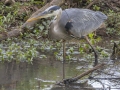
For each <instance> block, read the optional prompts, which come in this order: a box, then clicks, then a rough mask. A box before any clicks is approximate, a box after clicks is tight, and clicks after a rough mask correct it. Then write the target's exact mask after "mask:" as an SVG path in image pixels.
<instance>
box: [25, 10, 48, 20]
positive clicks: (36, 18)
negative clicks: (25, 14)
mask: <svg viewBox="0 0 120 90" xmlns="http://www.w3.org/2000/svg"><path fill="white" fill-rule="evenodd" d="M46 17H48V13H47V12H46V11H44V12H42V13H40V14H38V15H35V16H33V17H31V18H29V19H28V20H27V22H31V21H35V20H38V19H41V18H46Z"/></svg>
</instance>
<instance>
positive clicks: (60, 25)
mask: <svg viewBox="0 0 120 90" xmlns="http://www.w3.org/2000/svg"><path fill="white" fill-rule="evenodd" d="M58 17H59V18H56V19H54V20H53V21H52V23H51V24H50V29H49V37H50V38H51V39H52V40H60V39H64V40H68V39H71V35H72V36H74V37H77V38H78V37H79V38H81V37H82V36H86V35H88V34H89V33H91V32H93V31H95V30H96V29H97V28H98V27H100V26H101V24H102V23H103V21H104V20H105V19H107V17H106V15H105V14H103V13H102V12H99V11H92V10H89V9H78V8H70V9H65V10H63V11H62V12H60V13H59V14H58ZM66 26H67V27H66Z"/></svg>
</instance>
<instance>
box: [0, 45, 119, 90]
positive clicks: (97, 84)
mask: <svg viewBox="0 0 120 90" xmlns="http://www.w3.org/2000/svg"><path fill="white" fill-rule="evenodd" d="M101 45H103V44H101ZM102 47H104V45H103V46H102ZM43 53H44V52H40V54H43ZM44 54H46V55H47V58H45V59H41V58H39V57H38V58H35V59H34V60H33V62H32V64H28V63H27V62H14V61H13V62H4V63H2V62H1V63H0V90H120V60H116V61H113V60H110V59H109V58H104V59H103V58H102V59H100V60H99V62H103V63H105V67H104V68H102V69H99V70H97V71H94V72H93V73H92V74H91V77H93V78H92V79H88V77H89V76H86V77H85V78H83V79H81V80H79V81H78V82H77V83H74V84H73V85H70V86H66V87H65V86H58V85H55V83H56V82H59V81H61V80H62V79H63V67H62V66H63V63H62V61H60V60H55V57H54V55H53V53H52V52H49V51H48V52H47V53H46V52H45V53H44ZM74 54H75V55H74V56H75V57H77V58H79V57H80V55H78V52H77V51H76V53H74ZM92 65H93V61H92V62H91V61H88V60H85V59H82V58H81V59H77V60H69V61H66V63H65V78H70V77H75V76H78V75H80V74H81V73H82V72H85V71H87V70H88V69H90V68H92Z"/></svg>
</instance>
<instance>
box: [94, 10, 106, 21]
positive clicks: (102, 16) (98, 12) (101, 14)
mask: <svg viewBox="0 0 120 90" xmlns="http://www.w3.org/2000/svg"><path fill="white" fill-rule="evenodd" d="M96 16H98V17H99V18H100V19H103V20H106V19H107V16H106V15H105V14H104V13H102V12H100V11H96Z"/></svg>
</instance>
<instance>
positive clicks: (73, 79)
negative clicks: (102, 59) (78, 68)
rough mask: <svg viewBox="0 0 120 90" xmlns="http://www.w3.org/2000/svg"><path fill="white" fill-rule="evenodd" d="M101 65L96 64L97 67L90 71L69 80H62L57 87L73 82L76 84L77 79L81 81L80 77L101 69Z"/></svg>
mask: <svg viewBox="0 0 120 90" xmlns="http://www.w3.org/2000/svg"><path fill="white" fill-rule="evenodd" d="M103 65H104V64H103V63H102V64H98V65H97V66H95V67H93V68H92V69H90V70H88V71H86V72H84V73H82V74H80V75H79V76H76V77H74V78H69V79H64V80H63V81H60V82H59V83H57V85H62V84H71V83H73V82H76V81H78V80H79V79H81V78H82V77H84V76H86V75H88V74H90V73H92V72H93V71H95V70H97V69H99V68H101V67H103Z"/></svg>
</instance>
